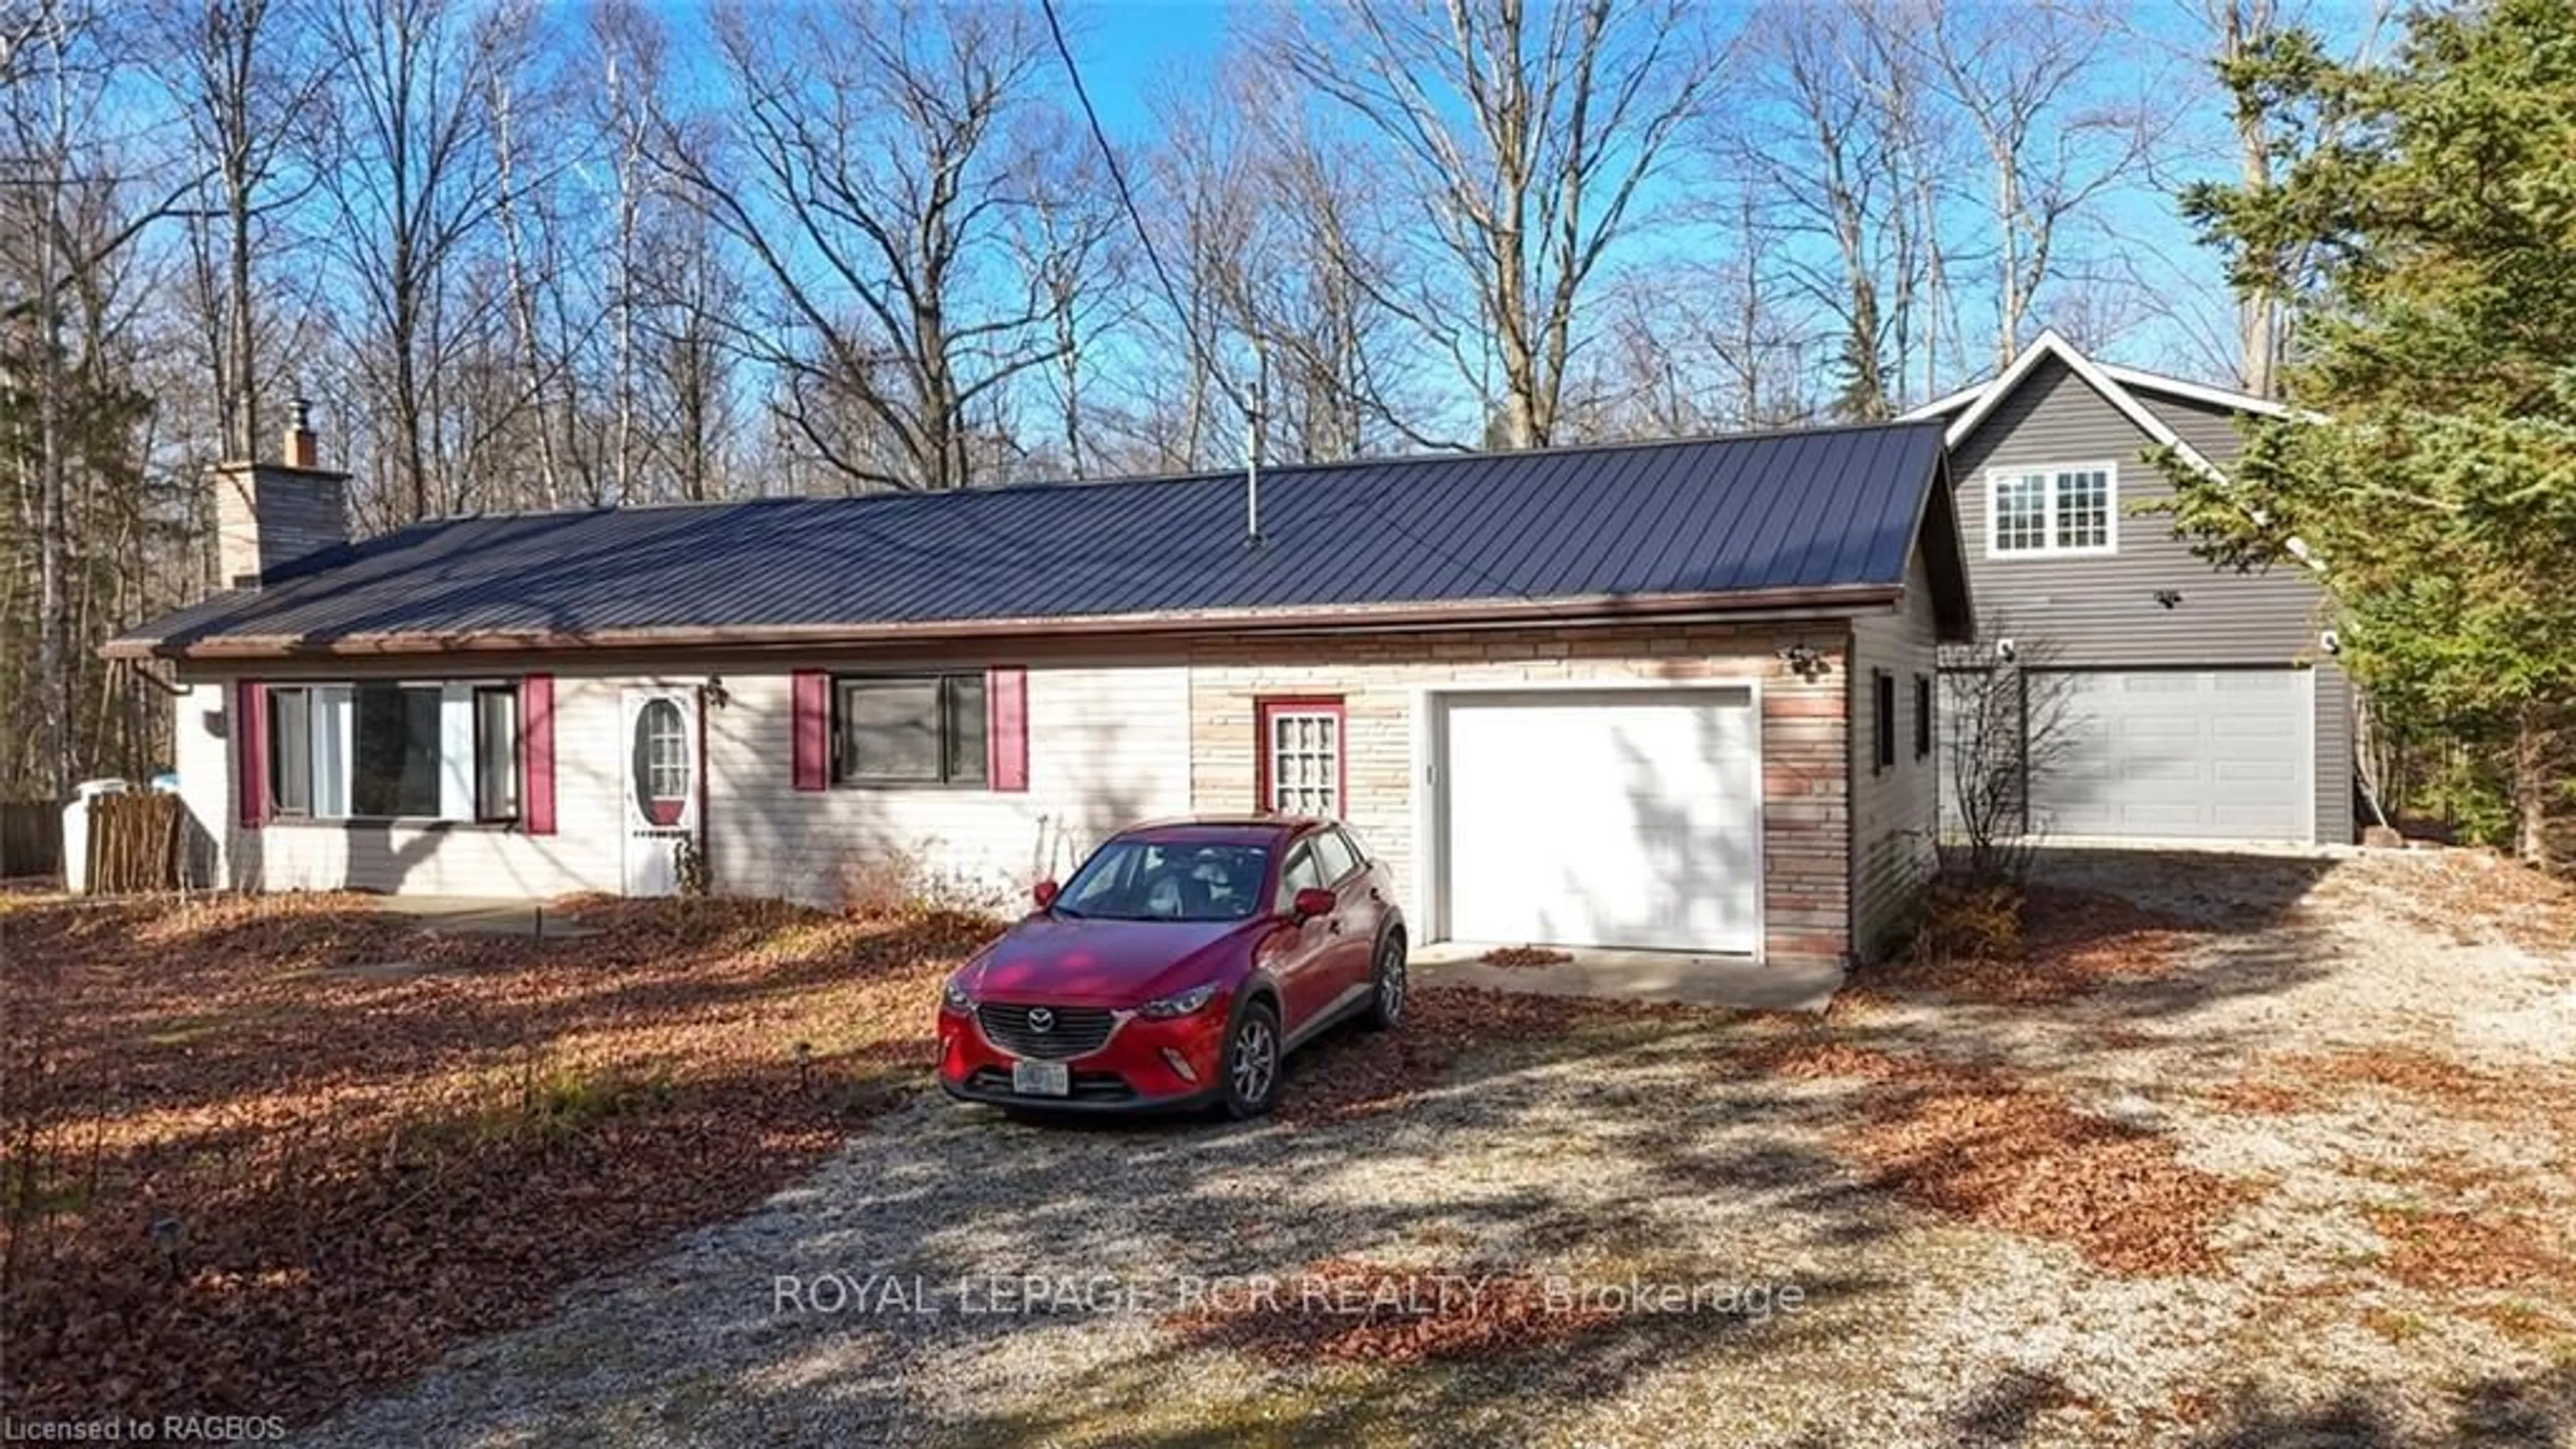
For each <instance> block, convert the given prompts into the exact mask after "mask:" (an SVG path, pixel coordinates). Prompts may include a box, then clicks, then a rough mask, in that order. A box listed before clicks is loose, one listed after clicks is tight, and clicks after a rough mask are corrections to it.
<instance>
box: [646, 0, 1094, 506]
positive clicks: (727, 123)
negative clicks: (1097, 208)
mask: <svg viewBox="0 0 2576 1449" xmlns="http://www.w3.org/2000/svg"><path fill="white" fill-rule="evenodd" d="M717 34H718V45H719V50H720V52H721V54H722V57H723V74H724V94H723V104H722V107H721V111H722V114H721V116H720V117H712V118H709V119H708V123H706V124H702V125H698V126H685V125H682V124H680V123H678V122H675V121H672V120H669V119H667V118H666V119H665V121H664V122H663V123H662V124H661V126H660V127H659V128H658V131H657V136H658V143H659V144H657V146H656V147H655V149H654V156H655V159H656V162H657V164H658V165H660V166H662V167H663V168H664V169H665V170H666V171H667V173H668V174H669V176H670V177H671V179H672V180H673V181H674V182H675V183H676V184H677V185H678V186H679V187H680V188H681V189H682V191H683V194H685V195H686V196H687V198H688V199H689V201H690V202H691V204H693V205H695V206H697V207H699V208H700V209H701V210H702V211H703V212H704V213H705V215H706V216H707V217H708V218H709V219H710V220H711V221H712V222H713V223H714V224H715V225H716V226H717V227H718V228H720V229H721V230H722V231H723V232H724V233H725V235H726V236H727V237H729V238H730V239H731V240H732V241H734V242H735V243H736V244H737V245H739V246H740V247H741V249H742V250H743V252H744V253H745V254H746V255H748V256H749V257H751V258H752V259H753V260H754V261H755V262H756V263H757V265H758V266H759V268H760V270H761V272H762V274H763V277H764V280H766V281H767V282H769V283H770V285H771V286H772V287H773V288H774V290H775V293H776V300H777V303H778V306H779V309H780V315H779V316H778V318H777V319H776V323H775V325H774V328H771V329H763V331H764V332H767V333H770V334H771V337H770V339H769V340H770V345H768V346H765V347H764V348H763V349H762V354H761V355H762V358H763V360H764V361H765V362H766V363H767V364H769V365H770V366H771V367H772V368H774V369H775V370H776V371H777V373H778V376H779V382H778V393H777V405H778V406H779V407H780V408H781V409H782V410H783V411H784V412H785V414H786V416H787V418H788V420H789V421H790V422H791V423H792V424H793V426H794V430H795V434H796V436H797V437H798V438H799V439H800V440H801V441H802V442H803V443H804V444H805V445H806V446H808V447H810V448H811V449H813V450H814V452H815V453H816V454H817V455H819V456H820V457H821V458H822V459H823V460H824V461H825V462H826V463H827V464H828V465H830V466H831V467H832V468H833V469H834V470H836V471H837V472H839V473H840V474H841V475H843V476H844V477H845V478H846V479H848V480H849V481H850V482H852V483H856V484H860V485H864V486H875V487H891V488H961V487H965V486H967V485H968V484H970V483H972V482H973V481H975V479H976V477H977V476H978V474H979V465H980V464H985V463H989V462H990V461H991V454H992V452H993V448H992V444H993V441H994V440H995V439H996V438H997V437H998V435H999V431H1000V428H999V419H1000V415H1001V412H1002V409H1003V404H1004V403H1005V401H1006V398H1005V396H1004V394H1005V391H1006V389H1008V388H1009V387H1011V386H1012V385H1013V383H1014V382H1015V381H1016V380H1018V379H1019V378H1020V376H1021V375H1022V374H1024V373H1026V372H1028V371H1029V370H1031V369H1033V368H1037V367H1041V366H1044V365H1045V364H1046V363H1048V362H1049V361H1051V360H1053V359H1054V357H1055V356H1056V353H1057V350H1058V342H1057V339H1056V334H1055V332H1054V331H1053V329H1052V328H1051V327H1050V325H1049V320H1050V314H1051V312H1052V310H1053V308H1054V305H1055V304H1054V302H1053V300H1052V297H1051V290H1050V284H1049V281H1048V279H1046V278H1044V277H1042V276H1038V275H1033V274H1031V273H1030V272H1028V271H1027V270H1026V269H1024V268H1023V267H1022V266H1020V265H1019V258H1021V257H1023V256H1025V255H1028V249H1025V248H1020V247H1015V246H1014V240H1015V238H1017V237H1020V236H1024V235H1026V234H1027V233H1028V231H1029V230H1030V229H1031V228H1033V227H1034V226H1035V225H1036V220H1037V216H1038V212H1039V203H1040V202H1041V201H1043V200H1047V199H1049V198H1053V200H1054V201H1055V202H1056V203H1057V204H1060V205H1066V206H1070V205H1071V204H1072V203H1073V197H1072V196H1071V195H1070V194H1069V193H1070V192H1071V191H1072V190H1073V189H1074V188H1072V187H1069V186H1067V185H1066V184H1065V178H1066V175H1067V172H1066V164H1067V154H1068V146H1067V144H1066V143H1067V142H1068V141H1069V140H1070V139H1071V137H1072V136H1073V135H1074V132H1073V131H1072V130H1071V129H1070V128H1069V127H1066V126H1063V125H1061V124H1059V121H1060V118H1058V117H1052V116H1048V115H1044V114H1042V113H1041V108H1040V104H1039V101H1038V94H1039V89H1038V87H1037V85H1036V72H1037V68H1038V66H1039V64H1040V62H1041V60H1042V58H1044V57H1046V56H1047V55H1049V54H1050V52H1047V51H1045V50H1043V49H1042V45H1043V42H1042V41H1041V40H1040V38H1039V34H1038V32H1037V30H1036V28H1035V23H1034V22H1033V21H1032V20H1031V18H1030V15H1029V12H1027V11H1024V10H1018V9H1002V8H975V7H964V6H961V7H956V8H946V7H937V6H930V5H923V4H914V3H907V0H896V3H885V4H877V3H868V0H843V3H837V4H828V5H809V6H803V7H799V8H796V9H793V10H786V11H780V10H772V9H767V8H763V9H758V10H750V9H740V8H735V9H728V10H725V11H723V12H722V13H721V14H720V15H719V17H718V23H717Z"/></svg>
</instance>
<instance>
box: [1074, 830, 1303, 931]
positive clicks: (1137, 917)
mask: <svg viewBox="0 0 2576 1449" xmlns="http://www.w3.org/2000/svg"><path fill="white" fill-rule="evenodd" d="M1269 871H1270V851H1269V849H1268V848H1267V847H1264V846H1259V845H1211V844H1197V843H1191V844H1166V843H1164V842H1161V841H1146V840H1113V841H1111V842H1109V843H1108V844H1107V845H1104V846H1102V847H1100V849H1099V850H1098V851H1096V852H1094V853H1093V855H1092V857H1091V859H1089V860H1087V861H1084V862H1083V865H1082V869H1080V870H1078V871H1076V872H1074V876H1073V879H1072V880H1069V881H1067V882H1065V886H1064V889H1063V890H1062V891H1061V892H1059V893H1057V895H1056V898H1055V904H1054V906H1053V908H1052V909H1053V910H1054V911H1055V912H1056V913H1057V914H1058V915H1065V916H1076V917H1084V916H1096V917H1100V918H1103V919H1107V920H1116V921H1240V920H1244V919H1246V918H1248V917H1250V916H1251V915H1252V914H1253V912H1254V911H1256V910H1257V909H1259V907H1260V904H1261V882H1262V880H1263V879H1264V878H1265V877H1266V876H1267V875H1268V874H1269Z"/></svg>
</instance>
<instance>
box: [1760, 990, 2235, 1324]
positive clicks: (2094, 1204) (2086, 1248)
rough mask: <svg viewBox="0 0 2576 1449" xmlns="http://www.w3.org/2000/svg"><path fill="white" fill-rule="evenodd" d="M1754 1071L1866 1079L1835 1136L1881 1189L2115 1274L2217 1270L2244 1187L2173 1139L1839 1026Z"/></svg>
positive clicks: (1778, 1047) (2044, 1090)
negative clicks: (2223, 1230) (2225, 1228)
mask: <svg viewBox="0 0 2576 1449" xmlns="http://www.w3.org/2000/svg"><path fill="white" fill-rule="evenodd" d="M1736 1061H1737V1062H1738V1064H1739V1066H1740V1067H1741V1068H1742V1069H1744V1070H1746V1071H1749V1072H1754V1073H1759V1074H1762V1075H1766V1076H1772V1077H1780V1078H1787V1079H1791V1080H1812V1079H1834V1080H1845V1081H1855V1082H1862V1083H1866V1084H1868V1088H1867V1090H1866V1092H1865V1093H1864V1094H1863V1095H1862V1096H1861V1098H1860V1101H1859V1107H1860V1110H1859V1111H1858V1113H1856V1114H1855V1115H1853V1116H1851V1117H1849V1118H1846V1119H1844V1120H1841V1121H1839V1122H1836V1123H1834V1124H1832V1126H1831V1127H1830V1128H1829V1131H1830V1132H1831V1135H1832V1137H1833V1139H1834V1141H1835V1143H1836V1145H1837V1146H1838V1147H1839V1148H1840V1149H1841V1150H1842V1151H1844V1152H1845V1153H1847V1154H1849V1155H1850V1157H1851V1158H1852V1159H1853V1160H1854V1161H1855V1162H1857V1163H1859V1164H1860V1165H1862V1166H1863V1167H1865V1168H1866V1169H1868V1171H1869V1172H1870V1174H1871V1177H1872V1180H1873V1181H1875V1182H1876V1183H1877V1184H1878V1185H1879V1186H1881V1187H1883V1188H1886V1189H1889V1190H1891V1191H1893V1192H1895V1193H1896V1194H1897V1195H1898V1196H1900V1197H1903V1198H1905V1199H1906V1200H1908V1201H1910V1202H1913V1203H1915V1204H1917V1205H1918V1206H1921V1207H1926V1208H1930V1209H1933V1210H1935V1211H1937V1212H1941V1213H1945V1214H1948V1215H1950V1216H1953V1217H1958V1218H1962V1219H1965V1220H1967V1221H1970V1222H1975V1223H1981V1224H1983V1225H1985V1226H1987V1227H1991V1228H1996V1229H2000V1230H2002V1231H2004V1232H2010V1233H2018V1234H2022V1235H2025V1236H2029V1237H2036V1238H2043V1239H2048V1240H2051V1241H2055V1242H2062V1243H2065V1244H2068V1245H2069V1246H2071V1247H2073V1248H2074V1249H2075V1250H2076V1251H2077V1252H2079V1253H2081V1254H2083V1255H2084V1257H2085V1259H2086V1260H2087V1261H2089V1262H2091V1263H2093V1264H2094V1265H2096V1266H2097V1267H2101V1268H2103V1269H2106V1270H2108V1271H2111V1272H2115V1273H2123V1274H2131V1275H2140V1276H2163V1275H2169V1274H2179V1273H2195V1272H2203V1271H2207V1270H2208V1269H2210V1268H2211V1267H2213V1266H2214V1265H2215V1264H2216V1262H2217V1255H2216V1249H2215V1248H2214V1247H2213V1246H2212V1243H2213V1239H2214V1235H2215V1233H2216V1230H2217V1228H2218V1226H2219V1225H2220V1223H2221V1222H2222V1221H2223V1220H2224V1219H2225V1217H2226V1216H2227V1214H2228V1213H2230V1212H2232V1211H2233V1210H2234V1209H2235V1208H2236V1207H2237V1206H2238V1205H2239V1204H2240V1203H2242V1202H2243V1201H2244V1200H2245V1195H2246V1194H2245V1189H2244V1188H2243V1186H2242V1185H2241V1184H2238V1183H2235V1182H2232V1181H2230V1180H2229V1179H2227V1178H2223V1177H2219V1176H2216V1175H2214V1174H2212V1173H2207V1172H2202V1171H2200V1170H2198V1169H2196V1168H2191V1167H2187V1166H2185V1165H2184V1164H2183V1163H2182V1162H2181V1161H2180V1160H2179V1159H2178V1158H2177V1156H2176V1155H2175V1149H2174V1144H2173V1142H2172V1141H2171V1140H2170V1139H2169V1138H2168V1137H2166V1136H2165V1135H2164V1134H2161V1133H2157V1132H2152V1131H2147V1130H2143V1129H2139V1128H2134V1127H2129V1126H2125V1125H2123V1124H2120V1123H2117V1122H2113V1121H2110V1120H2109V1119H2107V1118H2102V1117H2097V1116H2094V1115H2092V1114H2090V1113H2086V1112H2081V1111H2078V1110H2076V1109H2075V1108H2074V1107H2072V1106H2070V1105H2069V1104H2068V1103H2067V1101H2066V1099H2065V1098H2064V1097H2063V1096H2062V1095H2061V1094H2060V1093H2058V1092H2057V1091H2055V1090H2052V1089H2051V1088H2050V1087H2049V1086H2047V1085H2046V1084H2045V1083H2042V1082H2039V1081H2034V1080H2030V1079H2028V1078H2025V1077H2022V1076H2018V1075H2015V1074H2012V1073H2008V1072H2006V1071H2004V1070H2001V1069H1997V1068H1994V1067H1988V1066H1983V1065H1979V1064H1973V1063H1961V1062H1952V1061H1947V1060H1944V1059H1941V1058H1937V1057H1931V1056H1925V1055H1921V1054H1917V1053H1912V1052H1894V1051H1887V1050H1882V1049H1879V1048H1877V1047H1872V1046H1868V1045H1864V1044H1861V1043H1857V1042H1854V1041H1850V1040H1844V1039H1841V1038H1839V1037H1837V1036H1836V1035H1834V1033H1833V1030H1832V1028H1830V1027H1825V1028H1817V1029H1812V1030H1810V1031H1807V1032H1803V1033H1800V1032H1786V1033H1782V1034H1779V1035H1776V1036H1773V1037H1771V1038H1769V1039H1767V1040H1760V1041H1756V1042H1754V1043H1752V1044H1750V1045H1748V1046H1747V1047H1746V1048H1745V1049H1743V1050H1742V1051H1740V1052H1738V1053H1736Z"/></svg>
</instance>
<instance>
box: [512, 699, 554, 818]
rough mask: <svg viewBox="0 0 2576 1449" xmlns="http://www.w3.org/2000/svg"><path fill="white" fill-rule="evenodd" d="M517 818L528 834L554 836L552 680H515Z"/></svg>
mask: <svg viewBox="0 0 2576 1449" xmlns="http://www.w3.org/2000/svg"><path fill="white" fill-rule="evenodd" d="M519 788H520V790H521V792H522V795H523V798H522V799H521V800H520V802H519V818H520V820H521V821H522V822H523V823H525V824H526V826H527V829H528V833H529V834H530V835H552V834H554V833H555V678H554V676H553V675H551V674H531V675H529V676H528V677H527V678H525V679H522V680H520V681H519Z"/></svg>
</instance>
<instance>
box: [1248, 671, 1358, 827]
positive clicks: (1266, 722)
mask: <svg viewBox="0 0 2576 1449" xmlns="http://www.w3.org/2000/svg"><path fill="white" fill-rule="evenodd" d="M1306 714H1310V715H1318V716H1324V717H1328V718H1330V719H1331V720H1332V722H1333V809H1332V813H1331V814H1330V815H1328V816H1326V817H1324V818H1326V819H1329V820H1334V821H1338V820H1340V819H1341V818H1342V816H1343V815H1344V813H1345V812H1347V811H1348V810H1349V809H1350V803H1351V725H1350V713H1349V711H1348V710H1347V709H1346V708H1345V707H1344V704H1343V696H1341V695H1338V694H1306V695H1289V694H1266V695H1262V696H1260V697H1258V698H1256V699H1255V700H1254V701H1253V702H1252V761H1253V770H1254V780H1253V797H1252V798H1253V802H1254V808H1255V809H1256V810H1257V811H1259V812H1260V813H1261V814H1264V815H1276V814H1278V813H1279V807H1278V806H1277V805H1275V804H1273V803H1272V801H1271V789H1270V787H1271V783H1272V780H1271V774H1272V765H1273V761H1272V758H1271V740H1272V738H1273V735H1272V733H1271V728H1270V726H1271V721H1273V720H1275V719H1277V718H1278V717H1279V716H1281V715H1306Z"/></svg>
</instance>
